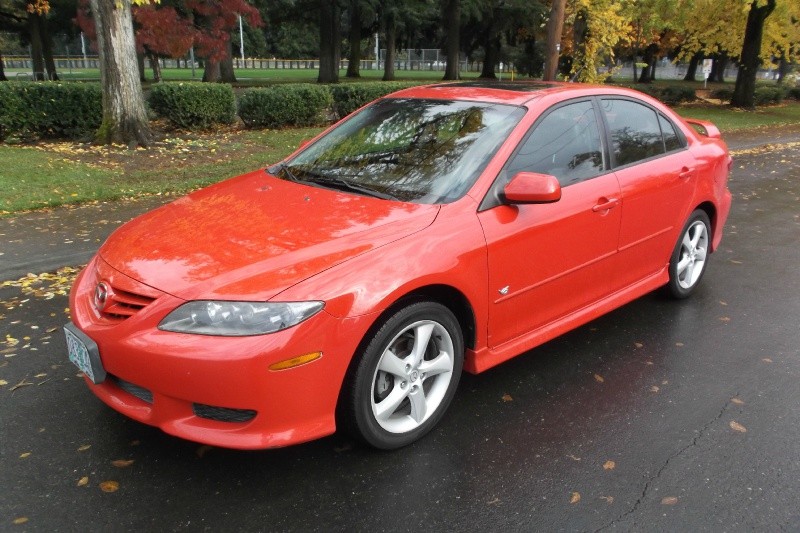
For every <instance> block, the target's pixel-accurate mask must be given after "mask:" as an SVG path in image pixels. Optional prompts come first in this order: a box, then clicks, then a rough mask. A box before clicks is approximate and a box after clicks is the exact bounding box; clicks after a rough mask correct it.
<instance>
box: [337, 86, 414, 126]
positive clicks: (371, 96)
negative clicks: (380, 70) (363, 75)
mask: <svg viewBox="0 0 800 533" xmlns="http://www.w3.org/2000/svg"><path fill="white" fill-rule="evenodd" d="M415 85H419V83H414V82H396V81H389V82H381V83H343V84H341V85H331V87H330V90H331V94H332V95H333V112H334V114H335V115H336V118H342V117H345V116H347V115H349V114H350V113H352V112H353V111H355V110H356V109H358V108H359V107H361V106H363V105H365V104H368V103H369V102H371V101H373V100H375V99H376V98H380V97H381V96H386V95H387V94H389V93H393V92H395V91H399V90H401V89H407V88H409V87H414V86H415Z"/></svg>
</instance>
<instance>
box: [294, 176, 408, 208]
mask: <svg viewBox="0 0 800 533" xmlns="http://www.w3.org/2000/svg"><path fill="white" fill-rule="evenodd" d="M307 176H308V178H307V179H306V180H304V181H306V182H308V183H316V184H318V185H322V186H323V187H329V188H331V189H338V190H340V191H349V192H354V193H358V194H363V195H365V196H372V197H373V198H381V199H383V200H395V201H398V202H399V201H401V200H400V199H399V198H397V197H396V196H393V195H391V194H389V193H386V192H383V191H377V190H375V189H371V188H369V187H364V186H363V185H359V184H357V183H354V182H352V181H349V180H346V179H344V178H339V177H336V176H329V175H324V174H316V173H314V174H312V173H310V172H308V173H307Z"/></svg>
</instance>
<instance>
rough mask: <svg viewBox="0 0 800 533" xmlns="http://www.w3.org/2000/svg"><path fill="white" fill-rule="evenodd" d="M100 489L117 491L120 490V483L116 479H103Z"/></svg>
mask: <svg viewBox="0 0 800 533" xmlns="http://www.w3.org/2000/svg"><path fill="white" fill-rule="evenodd" d="M100 490H102V491H103V492H117V491H118V490H119V483H118V482H116V481H103V482H102V483H100Z"/></svg>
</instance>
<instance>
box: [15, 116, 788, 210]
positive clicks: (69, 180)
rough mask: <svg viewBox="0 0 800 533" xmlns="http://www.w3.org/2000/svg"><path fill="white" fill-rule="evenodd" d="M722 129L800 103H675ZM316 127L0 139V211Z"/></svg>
mask: <svg viewBox="0 0 800 533" xmlns="http://www.w3.org/2000/svg"><path fill="white" fill-rule="evenodd" d="M676 109H677V111H678V113H680V114H681V115H683V116H687V117H694V118H699V119H706V120H710V121H712V122H714V123H715V124H716V125H717V126H718V127H719V128H720V129H721V130H722V132H723V134H725V133H731V132H739V131H748V130H752V131H758V130H760V129H766V128H770V127H784V126H787V125H800V103H798V102H791V103H786V104H784V105H781V106H775V107H765V108H761V109H759V110H758V111H754V112H747V111H740V110H735V109H732V108H729V107H727V106H715V105H699V104H692V105H686V106H681V107H678V108H676ZM319 131H321V129H320V128H305V129H286V130H261V131H252V130H234V129H227V130H222V131H217V132H208V133H197V132H187V133H181V134H175V133H172V134H168V136H167V137H164V138H162V139H161V140H159V141H158V142H157V143H156V144H155V145H154V146H153V147H151V148H149V149H147V150H144V149H138V150H128V149H126V148H125V147H122V146H111V147H105V146H92V145H91V144H87V143H75V142H68V141H65V142H42V143H37V144H35V145H29V146H26V145H21V146H12V145H3V144H0V216H9V215H11V214H12V213H16V212H19V211H24V210H29V209H38V208H43V207H50V206H57V205H62V204H69V203H82V202H89V201H94V200H112V199H117V198H124V197H133V196H139V195H146V194H163V193H176V194H177V193H184V192H187V191H190V190H193V189H196V188H199V187H202V186H204V185H208V184H211V183H214V182H217V181H220V180H222V179H225V178H228V177H231V176H235V175H238V174H242V173H244V172H247V171H249V170H254V169H257V168H260V167H264V166H266V165H268V164H270V163H273V162H276V161H279V160H280V159H282V158H283V157H285V156H286V155H288V154H289V153H291V152H292V151H294V149H295V148H296V147H297V146H298V145H299V143H300V141H301V140H303V139H307V138H310V137H313V136H314V135H315V134H317V133H318V132H319Z"/></svg>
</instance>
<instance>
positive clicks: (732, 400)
mask: <svg viewBox="0 0 800 533" xmlns="http://www.w3.org/2000/svg"><path fill="white" fill-rule="evenodd" d="M731 402H732V403H735V404H736V405H744V401H742V400H740V399H739V398H731Z"/></svg>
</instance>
